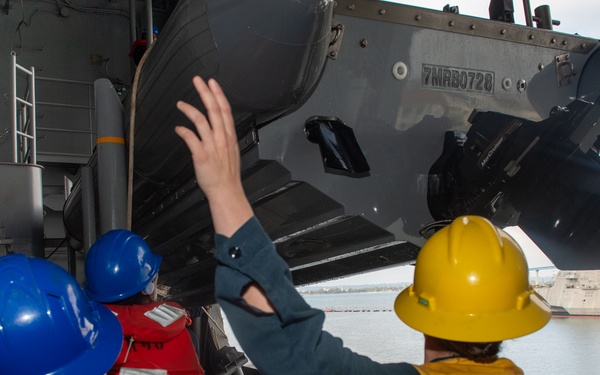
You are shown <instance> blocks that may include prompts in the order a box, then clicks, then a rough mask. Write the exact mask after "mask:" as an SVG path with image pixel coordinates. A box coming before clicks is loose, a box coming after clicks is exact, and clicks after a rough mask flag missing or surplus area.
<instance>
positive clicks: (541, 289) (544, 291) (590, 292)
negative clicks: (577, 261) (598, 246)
mask: <svg viewBox="0 0 600 375" xmlns="http://www.w3.org/2000/svg"><path fill="white" fill-rule="evenodd" d="M534 289H535V291H536V292H538V293H539V294H540V295H541V296H542V297H544V298H545V299H546V301H548V303H549V304H550V306H551V307H552V315H553V316H554V317H557V318H558V317H573V316H580V317H583V316H586V317H588V316H589V317H600V270H592V271H558V274H557V275H556V276H555V281H554V284H553V285H552V286H544V285H539V286H537V287H536V288H534Z"/></svg>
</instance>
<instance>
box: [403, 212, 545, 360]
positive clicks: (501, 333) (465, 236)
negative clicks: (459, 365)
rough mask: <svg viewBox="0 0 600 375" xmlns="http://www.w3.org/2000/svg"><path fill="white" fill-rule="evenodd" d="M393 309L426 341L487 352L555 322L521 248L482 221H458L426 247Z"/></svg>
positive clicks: (461, 218) (491, 225) (460, 218)
mask: <svg viewBox="0 0 600 375" xmlns="http://www.w3.org/2000/svg"><path fill="white" fill-rule="evenodd" d="M394 308H395V311H396V314H397V315H398V317H399V318H400V319H401V320H402V321H403V322H404V323H406V324H407V325H408V326H410V327H412V328H414V329H416V330H417V331H420V332H423V333H424V334H425V335H427V336H431V337H434V338H438V339H441V340H446V341H450V342H452V341H455V342H459V343H460V342H462V343H476V345H479V346H480V347H482V348H484V347H487V345H486V344H487V343H499V342H501V341H503V340H506V339H512V338H517V337H520V336H524V335H527V334H530V333H532V332H535V331H537V330H539V329H540V328H542V327H543V326H544V325H546V323H547V322H548V321H549V320H550V308H549V306H548V304H547V303H546V302H545V301H544V299H543V298H541V297H540V296H539V295H537V294H536V293H535V292H534V291H533V288H532V287H531V286H530V284H529V269H528V266H527V261H526V259H525V255H524V254H523V251H522V250H521V248H520V247H519V245H518V244H517V243H516V242H515V241H514V240H513V239H512V238H511V237H510V236H509V235H508V234H507V233H506V232H504V231H503V230H501V229H499V228H496V227H495V226H494V225H493V224H492V223H491V222H489V221H488V220H487V219H485V218H482V217H478V216H461V217H459V218H457V219H455V220H454V221H452V223H451V224H450V225H448V226H446V227H445V228H443V229H440V230H439V231H438V232H436V233H435V234H434V235H433V236H432V237H431V238H430V239H429V240H428V241H427V242H426V243H425V245H424V246H423V248H422V249H421V251H420V252H419V255H418V257H417V261H416V266H415V274H414V282H413V285H411V286H409V287H408V288H406V289H405V290H403V291H402V292H401V293H400V294H399V295H398V297H397V298H396V301H395V304H394ZM496 353H497V350H496Z"/></svg>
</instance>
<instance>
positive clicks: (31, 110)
mask: <svg viewBox="0 0 600 375" xmlns="http://www.w3.org/2000/svg"><path fill="white" fill-rule="evenodd" d="M11 57H12V64H11V65H12V72H11V73H12V74H11V76H12V77H11V81H12V95H11V96H12V98H11V99H12V118H13V126H14V132H13V162H14V163H25V164H28V163H29V164H36V163H37V156H36V154H37V140H36V120H35V117H36V115H35V113H36V108H35V107H36V104H35V69H34V68H33V67H31V70H29V69H25V68H24V67H22V66H21V65H19V64H17V55H16V53H14V52H11ZM18 71H21V72H23V73H25V74H27V75H28V76H29V77H28V78H29V79H28V83H29V91H28V92H29V93H31V102H29V101H27V100H25V99H22V98H20V97H19V96H18V95H17V72H18ZM25 97H27V95H25ZM19 103H21V105H23V106H24V107H23V108H25V106H27V107H28V108H27V109H28V110H27V111H22V112H20V111H19V110H18V108H17V106H18V105H19ZM19 115H21V117H19ZM20 121H21V126H19V125H20ZM26 129H27V130H26ZM22 130H23V131H22ZM25 131H27V132H25ZM20 137H22V138H21V139H23V138H24V139H25V140H26V142H23V144H22V146H23V150H21V151H20V150H19V138H20Z"/></svg>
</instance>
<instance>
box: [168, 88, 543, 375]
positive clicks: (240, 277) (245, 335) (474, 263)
mask: <svg viewBox="0 0 600 375" xmlns="http://www.w3.org/2000/svg"><path fill="white" fill-rule="evenodd" d="M193 83H194V85H195V87H196V89H197V91H198V93H199V94H200V97H201V99H202V101H203V103H204V105H205V107H206V109H207V116H208V119H209V120H210V123H209V121H208V120H207V118H206V117H205V116H204V115H203V114H202V113H201V112H200V111H199V110H197V109H196V108H194V107H193V106H191V105H189V104H187V103H184V102H178V103H177V107H178V108H179V109H180V110H181V111H182V112H183V113H184V114H185V115H186V116H187V117H188V118H189V119H190V121H192V123H193V124H194V125H195V128H196V130H197V131H198V134H199V137H198V136H197V135H196V134H195V132H193V131H192V130H190V129H189V128H187V127H183V126H178V127H176V128H175V131H176V132H177V134H178V135H179V136H180V137H181V138H182V139H183V140H184V141H185V143H186V144H187V146H188V147H189V149H190V151H191V154H192V160H193V164H194V169H195V174H196V179H197V181H198V184H199V186H200V188H201V189H202V190H203V192H204V194H205V195H206V197H207V199H208V202H209V206H210V212H211V215H212V218H213V224H214V228H215V232H216V233H217V234H216V235H215V242H216V244H215V247H216V253H215V257H216V258H217V260H218V262H219V265H218V267H217V270H216V276H215V293H216V296H217V300H218V302H219V304H220V305H221V307H222V309H223V310H224V312H225V313H226V315H227V318H228V320H229V322H230V324H231V326H232V328H233V331H234V333H235V335H236V338H237V339H238V341H239V342H240V344H241V346H242V347H243V348H244V349H245V351H246V354H248V357H249V358H250V360H251V361H252V362H253V363H254V364H255V365H256V366H257V368H258V369H259V370H260V372H261V373H262V374H286V375H290V374H396V375H398V374H413V375H418V374H450V373H452V374H460V373H469V374H522V373H523V371H522V370H521V369H520V368H519V367H518V366H517V365H515V364H514V363H513V362H512V361H511V360H509V359H507V358H501V357H499V356H498V353H499V350H500V344H501V342H502V341H503V340H506V339H513V338H517V337H521V336H524V335H527V334H530V333H532V332H535V331H537V330H539V329H541V328H542V327H543V326H544V325H545V324H546V323H547V322H548V321H549V319H550V308H549V306H548V305H547V304H546V303H545V301H544V300H543V299H542V298H541V297H539V296H538V295H537V294H535V292H534V291H533V289H532V288H531V286H530V285H529V280H528V267H527V262H526V259H525V257H524V254H523V252H522V250H521V249H520V247H519V245H518V244H517V243H516V242H515V241H514V240H513V239H512V238H511V237H510V236H509V235H508V234H506V233H505V232H504V231H502V230H500V229H498V228H496V227H495V226H494V225H492V224H491V223H490V222H489V221H488V220H486V219H484V218H482V217H477V216H463V217H459V218H457V219H455V220H454V221H453V222H452V223H451V224H450V225H448V226H446V227H445V228H443V229H441V230H439V231H438V232H437V233H435V234H434V235H433V236H432V237H431V238H430V239H429V240H428V241H427V243H426V244H425V245H424V246H423V248H422V250H421V251H420V253H419V255H418V257H417V261H416V267H415V276H414V283H413V284H412V285H411V286H410V287H408V288H407V289H405V290H404V291H402V292H401V293H400V294H399V295H398V297H397V298H396V301H395V306H394V307H395V311H396V313H397V315H398V316H399V317H400V319H401V320H402V321H404V322H406V324H408V325H409V326H411V327H413V328H414V329H416V330H418V331H420V332H422V333H423V334H424V336H425V346H424V358H425V363H424V364H421V365H412V364H409V363H406V362H400V363H394V364H380V363H377V362H375V361H373V360H371V359H370V358H368V357H366V356H362V355H359V354H356V353H354V352H352V351H351V350H350V349H348V348H345V347H344V346H343V343H342V341H341V340H340V339H339V338H336V337H333V336H332V335H330V334H329V333H327V332H325V331H323V321H324V316H325V314H324V313H323V311H320V310H317V309H313V308H311V307H310V306H309V305H308V304H307V303H306V302H305V301H304V299H303V298H302V297H301V296H300V295H299V293H298V292H297V291H296V289H295V288H294V284H293V283H292V278H291V273H290V270H289V268H288V266H287V264H286V263H285V261H284V260H283V259H282V258H281V257H280V256H279V255H278V254H277V252H276V251H275V246H274V244H273V242H272V241H271V240H270V239H269V237H268V236H267V234H266V233H265V231H264V230H263V228H262V227H261V225H260V224H259V222H258V220H257V219H256V217H254V215H253V212H252V208H251V206H250V203H249V202H248V199H247V198H246V196H245V194H244V189H243V187H242V183H241V177H240V157H239V148H238V143H237V137H236V134H235V125H234V121H233V117H232V113H231V108H230V106H229V103H228V101H227V99H226V98H225V95H224V93H223V91H222V90H221V88H220V87H219V85H218V84H217V83H216V81H214V80H210V81H209V82H208V85H206V84H205V83H204V81H202V79H200V78H199V77H195V78H194V80H193Z"/></svg>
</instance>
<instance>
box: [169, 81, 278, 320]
mask: <svg viewBox="0 0 600 375" xmlns="http://www.w3.org/2000/svg"><path fill="white" fill-rule="evenodd" d="M193 83H194V87H196V90H197V91H198V94H200V98H201V99H202V102H203V103H204V106H205V107H206V112H207V114H208V119H207V118H206V116H204V114H202V112H200V111H199V110H198V109H196V108H195V107H193V106H192V105H190V104H188V103H185V102H182V101H179V102H177V108H178V109H179V110H180V111H181V112H183V113H184V114H185V115H186V116H187V118H188V119H189V120H190V121H191V122H192V123H194V125H195V126H196V130H197V131H198V134H200V138H198V136H197V135H196V134H195V133H194V132H193V131H191V130H190V129H188V128H186V127H183V126H177V127H176V128H175V131H176V132H177V134H178V135H179V136H180V137H181V138H182V139H183V140H184V141H185V143H186V144H187V146H188V148H189V149H190V151H191V153H192V161H193V163H194V172H195V174H196V181H198V185H199V186H200V188H201V189H202V191H203V192H204V194H205V195H206V198H207V199H208V204H209V207H210V213H211V216H212V219H213V225H214V227H215V232H216V233H218V234H221V235H223V236H226V237H231V236H232V235H233V234H234V233H235V232H236V231H237V230H238V229H239V228H240V227H241V226H242V225H243V224H244V223H246V222H247V221H248V220H249V219H250V218H251V217H252V216H253V215H254V214H253V212H252V207H251V206H250V202H248V198H247V197H246V193H245V192H244V188H243V186H242V178H241V175H240V151H239V147H238V141H237V136H236V134H235V124H234V122H233V115H232V114H231V106H230V105H229V102H228V101H227V98H226V97H225V94H224V93H223V90H221V87H220V86H219V84H218V83H217V82H216V81H215V80H213V79H211V80H209V81H208V85H207V84H206V83H204V81H203V80H202V78H200V77H198V76H196V77H194V79H193ZM242 297H243V298H244V299H245V300H246V302H247V303H248V304H249V305H251V306H254V307H256V308H258V309H260V310H262V311H265V312H273V311H274V309H273V307H272V305H271V303H270V302H269V300H268V299H267V297H266V296H265V294H264V292H263V291H262V289H260V288H259V287H258V286H257V285H256V284H254V283H252V284H249V285H248V287H247V288H246V289H245V290H244V293H243V296H242Z"/></svg>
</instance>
